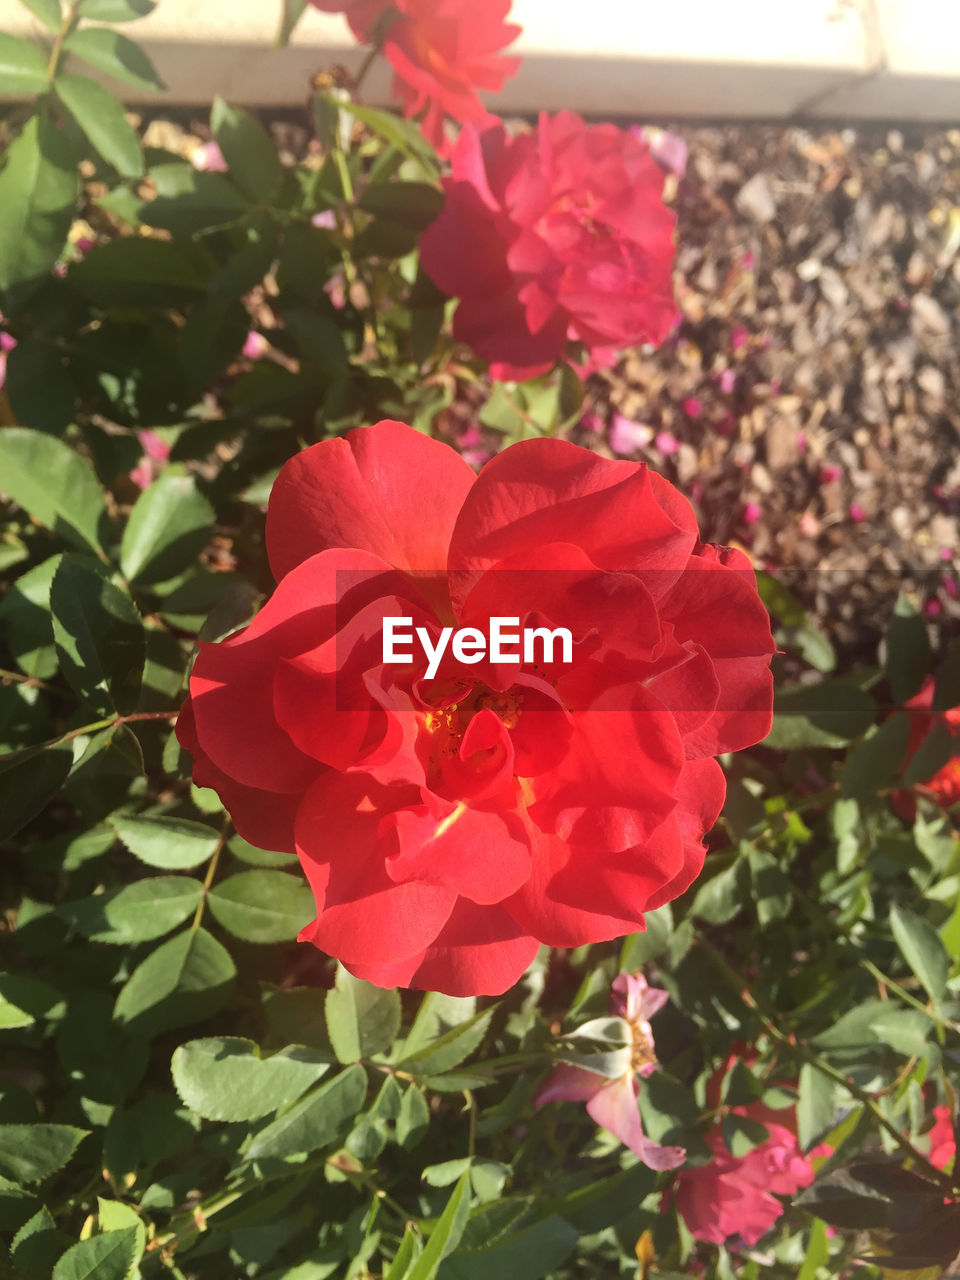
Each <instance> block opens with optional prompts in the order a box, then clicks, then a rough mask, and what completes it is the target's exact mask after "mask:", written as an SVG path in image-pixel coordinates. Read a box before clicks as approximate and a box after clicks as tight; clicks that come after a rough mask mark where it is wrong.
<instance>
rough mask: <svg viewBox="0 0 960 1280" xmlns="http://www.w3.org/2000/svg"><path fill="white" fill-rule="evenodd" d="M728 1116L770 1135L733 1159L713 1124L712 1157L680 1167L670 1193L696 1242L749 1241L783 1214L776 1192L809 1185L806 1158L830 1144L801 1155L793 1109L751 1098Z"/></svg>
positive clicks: (713, 1097) (714, 1090) (713, 1086)
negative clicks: (773, 1106) (754, 1124)
mask: <svg viewBox="0 0 960 1280" xmlns="http://www.w3.org/2000/svg"><path fill="white" fill-rule="evenodd" d="M734 1060H735V1059H731V1060H730V1062H728V1063H727V1066H730V1065H731V1064H732V1062H733V1061H734ZM724 1074H725V1069H724V1070H721V1071H720V1072H718V1073H717V1074H716V1075H715V1076H714V1077H713V1079H712V1081H711V1082H710V1085H709V1086H708V1104H709V1105H710V1106H713V1107H715V1106H717V1105H718V1104H719V1101H720V1082H721V1080H722V1078H723V1075H724ZM730 1114H731V1115H735V1116H744V1117H748V1118H749V1119H751V1120H756V1121H758V1122H759V1123H760V1124H762V1125H763V1126H764V1128H765V1129H766V1130H767V1133H768V1134H769V1137H768V1138H766V1139H765V1140H764V1141H763V1142H761V1143H759V1144H758V1145H757V1146H755V1147H753V1148H752V1150H750V1151H748V1152H747V1154H746V1155H745V1156H739V1157H738V1156H734V1155H731V1153H730V1151H729V1150H728V1148H727V1144H726V1143H725V1142H724V1140H723V1133H722V1129H721V1126H720V1125H719V1124H717V1125H715V1126H714V1128H713V1129H712V1130H711V1131H710V1132H709V1133H708V1134H707V1139H706V1140H707V1143H708V1145H709V1146H710V1149H711V1150H712V1151H713V1155H714V1158H713V1160H711V1161H710V1163H709V1164H704V1165H700V1166H699V1167H698V1168H690V1167H689V1166H688V1167H686V1168H684V1169H683V1170H682V1171H681V1173H680V1174H679V1176H678V1177H677V1181H676V1184H675V1189H674V1192H673V1194H674V1195H675V1197H676V1204H677V1209H678V1211H679V1213H680V1216H681V1217H682V1218H683V1220H684V1222H685V1223H686V1224H687V1228H688V1230H689V1231H690V1234H691V1235H692V1236H694V1237H695V1238H696V1239H697V1240H706V1241H709V1242H710V1243H711V1244H723V1243H724V1242H725V1241H726V1240H728V1239H729V1238H730V1237H731V1236H737V1237H739V1238H740V1239H742V1240H743V1241H744V1242H745V1243H746V1244H748V1245H754V1244H756V1243H757V1241H758V1240H759V1239H760V1238H761V1237H762V1236H765V1235H766V1234H767V1232H768V1231H769V1230H770V1228H771V1227H772V1226H773V1224H774V1223H775V1222H776V1221H777V1219H778V1218H779V1217H780V1215H781V1214H782V1213H783V1209H784V1206H783V1204H782V1203H781V1202H780V1201H779V1200H778V1199H777V1196H792V1195H795V1194H796V1192H797V1191H799V1190H800V1189H801V1188H802V1187H808V1186H809V1185H810V1183H811V1182H812V1181H813V1178H814V1171H813V1165H812V1163H811V1161H812V1160H814V1159H816V1158H818V1157H819V1156H825V1155H829V1154H830V1152H831V1151H832V1148H831V1147H829V1146H827V1145H825V1144H822V1145H821V1146H819V1147H815V1148H814V1150H813V1151H811V1152H810V1153H809V1155H804V1154H803V1152H802V1151H801V1150H800V1144H799V1142H798V1140H797V1122H796V1108H795V1107H782V1108H779V1107H778V1108H777V1109H776V1110H773V1109H771V1108H770V1107H765V1106H764V1105H763V1103H762V1102H751V1103H748V1104H747V1105H746V1106H742V1107H731V1108H730Z"/></svg>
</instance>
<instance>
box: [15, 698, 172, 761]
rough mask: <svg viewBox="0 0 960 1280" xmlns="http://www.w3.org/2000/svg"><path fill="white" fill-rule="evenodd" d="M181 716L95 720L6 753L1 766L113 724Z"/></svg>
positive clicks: (162, 714)
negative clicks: (28, 753) (44, 740)
mask: <svg viewBox="0 0 960 1280" xmlns="http://www.w3.org/2000/svg"><path fill="white" fill-rule="evenodd" d="M179 714H180V712H179V711H135V712H134V713H133V714H132V715H129V716H107V717H106V718H105V719H103V720H94V722H93V723H92V724H82V725H81V726H80V728H79V729H71V730H70V732H69V733H62V734H60V736H59V737H58V738H48V739H47V741H46V742H39V743H37V744H36V746H30V747H18V748H17V750H16V751H5V752H4V753H3V755H0V766H2V765H3V764H5V763H6V762H7V761H9V760H13V759H14V757H15V756H19V755H23V754H24V753H25V752H27V751H29V752H31V754H33V755H39V753H40V752H41V751H50V750H52V749H53V748H54V747H61V746H63V744H64V743H65V742H72V741H73V739H74V738H82V737H83V736H84V735H85V734H88V733H98V732H99V731H100V730H101V729H107V728H109V727H110V725H112V724H136V723H137V722H138V721H142V720H171V719H172V718H173V717H174V716H178V715H179Z"/></svg>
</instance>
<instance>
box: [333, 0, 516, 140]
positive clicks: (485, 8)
mask: <svg viewBox="0 0 960 1280" xmlns="http://www.w3.org/2000/svg"><path fill="white" fill-rule="evenodd" d="M310 2H311V4H313V5H314V6H315V8H317V9H323V10H325V11H326V12H327V13H343V14H344V15H345V16H346V19H347V21H348V22H349V24H350V29H351V31H352V32H353V34H354V35H355V36H356V38H357V39H358V40H359V41H360V42H361V43H363V44H368V43H374V42H375V41H381V42H382V43H381V49H382V51H383V54H384V56H385V57H386V58H387V60H388V62H389V63H390V65H391V66H392V67H393V71H394V81H393V87H394V93H395V94H396V95H397V96H398V97H399V98H400V101H401V102H402V103H403V112H404V115H406V116H418V115H420V113H421V112H423V113H424V114H423V118H422V120H421V128H422V129H423V132H424V134H425V135H426V137H428V138H429V139H430V141H431V142H433V143H434V145H435V146H439V145H440V144H441V143H442V142H443V123H444V118H445V117H446V116H450V117H451V118H452V119H454V120H459V121H461V122H466V121H477V120H482V119H483V118H484V116H485V115H486V114H487V109H486V107H485V106H484V105H483V103H482V102H481V101H480V99H479V97H478V96H477V90H478V89H483V90H489V91H493V92H495V91H497V90H498V89H502V88H503V82H504V81H505V80H506V79H508V78H509V77H510V76H512V75H515V74H516V72H517V69H518V68H519V66H520V59H519V58H516V57H506V56H504V55H503V54H502V53H501V50H502V49H504V48H506V46H507V45H509V44H511V43H512V42H513V41H514V40H516V38H517V36H518V35H519V34H520V31H521V28H520V27H518V26H517V25H516V24H515V23H510V22H507V21H506V17H507V14H508V13H509V12H510V0H484V2H483V3H477V0H393V2H392V3H391V0H310Z"/></svg>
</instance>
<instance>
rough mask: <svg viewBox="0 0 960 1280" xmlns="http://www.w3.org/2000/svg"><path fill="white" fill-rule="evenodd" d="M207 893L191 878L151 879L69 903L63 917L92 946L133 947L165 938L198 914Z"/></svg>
mask: <svg viewBox="0 0 960 1280" xmlns="http://www.w3.org/2000/svg"><path fill="white" fill-rule="evenodd" d="M202 892H203V889H202V886H201V884H200V882H199V880H192V879H191V878H190V877H189V876H151V877H150V878H149V879H147V880H137V881H135V882H134V883H133V884H128V885H124V886H123V887H122V888H120V889H108V890H107V892H106V893H98V894H96V895H95V896H94V897H92V898H79V899H77V900H75V901H73V902H65V903H64V904H63V905H62V906H61V907H60V908H59V914H60V915H61V916H62V917H63V918H64V919H65V920H66V921H68V922H69V923H70V924H71V925H72V926H73V927H74V928H75V929H79V930H80V932H81V933H82V934H84V936H85V937H87V938H89V939H90V940H91V942H108V943H114V944H116V945H117V946H133V945H135V944H136V943H138V942H149V941H151V940H152V939H153V938H162V937H163V935H164V934H165V933H169V932H170V931H171V930H172V929H176V928H177V926H178V925H181V924H183V922H184V921H185V920H187V919H189V917H190V916H191V915H192V914H193V913H194V911H195V910H196V907H197V903H198V902H199V901H200V897H201V894H202Z"/></svg>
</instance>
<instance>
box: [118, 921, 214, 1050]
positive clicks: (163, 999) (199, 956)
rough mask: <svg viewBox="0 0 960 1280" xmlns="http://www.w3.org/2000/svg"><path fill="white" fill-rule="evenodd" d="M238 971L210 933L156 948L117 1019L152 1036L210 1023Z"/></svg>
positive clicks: (132, 981) (126, 991)
mask: <svg viewBox="0 0 960 1280" xmlns="http://www.w3.org/2000/svg"><path fill="white" fill-rule="evenodd" d="M235 976H236V968H235V967H234V963H233V961H232V960H231V959H230V954H229V952H228V951H227V950H226V948H225V947H223V946H222V945H221V943H219V942H218V941H217V940H216V938H214V937H211V935H210V934H209V933H207V931H206V929H188V930H187V931H186V932H185V933H180V934H177V935H176V936H175V937H173V938H169V939H168V940H167V941H166V942H164V943H162V944H161V945H160V946H159V947H157V949H156V951H153V952H152V953H151V954H150V955H149V956H148V957H147V958H146V960H144V962H143V963H142V964H141V965H140V966H139V968H137V969H135V970H134V971H133V973H132V974H131V975H130V977H129V978H128V979H127V981H126V983H125V984H124V986H123V987H122V989H121V991H120V994H119V995H118V996H117V1003H116V1005H115V1006H114V1017H115V1018H116V1019H117V1020H118V1021H120V1022H123V1023H127V1024H129V1025H130V1026H131V1027H132V1028H134V1029H136V1030H137V1031H141V1032H143V1033H144V1034H148V1035H153V1034H156V1033H157V1032H158V1031H166V1030H168V1029H169V1028H171V1027H181V1026H186V1025H188V1024H189V1023H191V1022H198V1021H201V1020H202V1019H204V1018H208V1017H209V1016H210V1015H211V1014H212V1013H215V1012H216V1011H217V1010H218V1009H219V1008H221V1007H222V1006H223V1004H224V1003H225V1002H226V1000H227V999H228V998H229V995H230V992H231V989H232V986H233V980H234V978H235Z"/></svg>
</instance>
